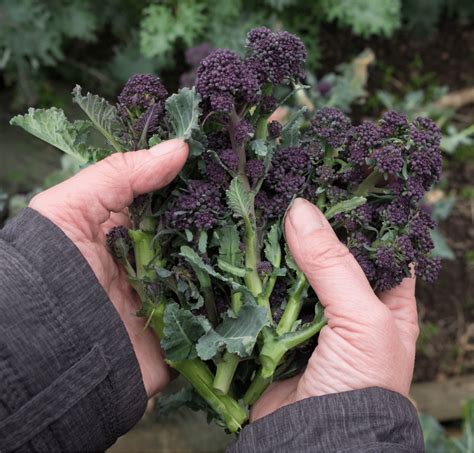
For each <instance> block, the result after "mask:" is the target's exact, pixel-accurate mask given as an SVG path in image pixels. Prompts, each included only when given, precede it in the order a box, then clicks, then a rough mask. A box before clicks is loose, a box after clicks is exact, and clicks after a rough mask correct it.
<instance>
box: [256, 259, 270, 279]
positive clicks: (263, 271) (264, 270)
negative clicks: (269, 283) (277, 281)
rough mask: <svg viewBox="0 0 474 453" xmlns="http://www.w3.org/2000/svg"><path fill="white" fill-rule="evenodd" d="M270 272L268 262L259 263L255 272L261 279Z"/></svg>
mask: <svg viewBox="0 0 474 453" xmlns="http://www.w3.org/2000/svg"><path fill="white" fill-rule="evenodd" d="M272 270H273V266H272V263H270V262H269V261H260V263H258V264H257V272H258V275H260V276H261V277H268V276H269V275H270V274H271V273H272Z"/></svg>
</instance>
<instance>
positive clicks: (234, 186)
mask: <svg viewBox="0 0 474 453" xmlns="http://www.w3.org/2000/svg"><path fill="white" fill-rule="evenodd" d="M226 194H227V204H228V205H229V208H230V209H232V211H234V215H235V216H236V217H243V218H248V217H249V215H250V208H251V203H252V201H251V197H250V194H249V193H248V192H247V191H246V190H245V188H244V185H243V184H242V181H241V180H240V178H239V177H238V176H236V177H235V178H234V179H233V180H232V181H231V183H230V186H229V189H228V190H227V191H226Z"/></svg>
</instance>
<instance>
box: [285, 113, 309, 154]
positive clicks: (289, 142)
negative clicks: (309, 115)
mask: <svg viewBox="0 0 474 453" xmlns="http://www.w3.org/2000/svg"><path fill="white" fill-rule="evenodd" d="M307 110H308V109H307V108H306V107H301V108H300V109H299V110H298V111H297V112H296V113H295V114H294V115H293V117H292V118H291V119H290V121H288V122H287V123H286V124H285V125H284V126H283V129H282V130H281V146H282V148H288V147H290V146H297V145H298V141H299V138H300V127H301V122H302V120H303V115H304V114H305V113H306V111H307Z"/></svg>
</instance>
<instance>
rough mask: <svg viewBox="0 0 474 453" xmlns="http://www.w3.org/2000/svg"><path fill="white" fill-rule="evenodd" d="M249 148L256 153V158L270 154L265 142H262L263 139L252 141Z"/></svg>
mask: <svg viewBox="0 0 474 453" xmlns="http://www.w3.org/2000/svg"><path fill="white" fill-rule="evenodd" d="M249 147H250V149H251V150H252V151H253V152H254V153H255V155H256V156H260V157H265V156H266V155H267V153H268V147H267V145H266V143H265V140H262V139H261V138H257V139H256V140H252V141H251V142H250V143H249Z"/></svg>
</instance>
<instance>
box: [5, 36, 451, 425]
mask: <svg viewBox="0 0 474 453" xmlns="http://www.w3.org/2000/svg"><path fill="white" fill-rule="evenodd" d="M305 58H306V50H305V48H304V46H303V44H302V42H301V41H300V39H298V38H297V37H295V36H293V35H291V34H289V33H287V32H272V31H271V30H268V29H266V28H259V29H255V30H252V31H251V32H250V33H249V34H248V36H247V54H246V56H245V58H242V57H241V56H239V55H237V54H236V53H234V52H232V51H230V50H224V49H217V50H215V51H213V52H212V53H211V54H210V55H208V56H207V57H206V58H205V59H204V60H203V61H202V62H201V63H200V65H199V67H198V69H197V79H196V85H195V87H194V88H192V89H189V88H183V89H181V90H180V91H179V92H178V93H177V94H174V95H172V96H170V97H168V93H167V90H166V89H165V87H164V86H163V84H162V83H161V81H160V79H159V78H158V77H156V76H154V75H148V74H138V75H135V76H133V77H132V78H131V79H130V80H129V81H128V82H127V84H126V85H125V87H124V88H123V90H122V92H121V94H120V95H119V97H118V102H117V105H116V106H112V105H110V104H108V103H107V102H106V101H105V100H104V99H102V98H99V97H98V96H94V95H91V94H87V95H86V96H83V95H82V94H81V90H80V87H76V89H75V90H74V92H73V93H74V100H75V102H77V103H78V104H79V106H80V107H81V108H82V109H83V110H84V111H85V113H86V114H87V115H88V117H89V120H87V121H76V122H74V123H70V122H68V121H67V119H66V118H65V116H64V114H63V113H62V111H61V110H58V109H54V108H52V109H49V110H30V111H29V113H28V114H27V115H24V116H18V117H15V118H14V119H13V120H12V123H13V124H17V125H20V126H22V127H24V128H25V129H27V130H28V131H29V132H31V133H33V134H35V135H37V136H38V137H40V138H42V139H45V140H47V141H49V142H50V143H52V144H54V145H55V146H58V147H59V148H61V149H63V150H64V151H66V152H68V153H70V154H72V155H75V156H76V157H78V158H79V159H81V161H82V162H93V161H95V160H98V159H101V158H103V157H105V156H107V155H109V154H110V153H112V152H123V151H127V150H133V149H140V148H146V147H149V146H152V145H154V144H156V143H159V142H161V141H163V140H166V139H169V138H173V137H184V138H185V139H186V140H187V142H188V144H189V146H190V157H189V159H188V162H187V163H186V165H185V167H184V168H183V170H182V171H181V173H180V175H179V177H178V178H177V179H176V180H175V181H174V182H173V183H172V184H171V185H170V186H168V187H167V188H165V189H162V190H160V191H159V192H157V193H153V194H146V195H141V196H139V197H138V198H136V199H135V200H134V201H133V203H132V205H131V206H130V208H129V213H130V219H131V225H132V227H131V228H130V229H128V228H126V227H124V226H119V227H115V228H113V229H112V230H111V231H110V233H109V234H108V237H107V241H108V245H109V248H110V251H111V253H112V254H113V255H114V257H115V258H116V259H117V260H118V261H119V262H120V263H121V264H122V265H123V267H124V268H125V269H126V271H127V274H128V278H129V281H130V284H131V285H132V286H133V288H134V289H135V290H136V292H137V293H138V295H139V296H140V298H141V301H142V308H141V310H140V312H139V315H140V316H144V317H146V318H147V325H148V326H149V327H151V328H152V329H154V330H155V331H156V332H157V333H158V335H159V337H160V338H161V345H162V348H163V349H164V351H165V353H166V360H167V362H168V364H169V365H170V366H171V367H172V368H174V369H176V370H177V371H178V372H179V373H180V374H182V375H183V376H184V377H185V378H186V379H187V380H188V381H189V383H190V384H191V385H192V389H193V390H192V392H188V393H186V395H187V397H186V398H184V399H186V400H187V401H188V402H189V403H190V404H191V405H192V406H193V407H195V408H196V407H198V408H203V409H205V410H207V411H208V414H209V415H210V416H212V417H215V418H216V419H217V420H218V421H219V422H221V423H222V424H223V425H224V426H225V427H226V428H227V429H228V430H229V431H231V432H236V431H239V430H240V429H241V427H242V426H243V425H244V424H245V423H246V421H247V419H248V408H249V406H250V405H252V404H253V403H254V402H255V401H256V400H257V398H258V397H259V396H260V395H261V394H262V392H263V391H264V390H265V389H266V388H267V386H268V385H269V384H270V383H271V382H272V381H273V380H275V379H282V378H285V377H288V376H291V375H293V374H295V373H298V372H299V371H301V369H302V368H303V367H304V365H305V361H306V360H307V358H308V355H309V354H310V353H311V351H312V349H313V348H314V344H315V341H316V340H315V338H316V337H315V336H316V335H317V333H318V332H319V331H320V330H321V328H322V327H323V326H324V317H323V309H322V308H321V306H320V305H319V304H318V300H317V297H316V295H315V294H314V292H312V290H311V288H309V285H308V282H307V280H306V278H305V276H304V275H303V274H302V272H301V271H300V270H299V269H298V268H297V266H296V265H295V263H294V262H293V260H292V258H291V255H290V253H289V251H288V249H287V248H286V246H285V241H284V238H283V234H282V219H283V217H284V215H285V212H286V210H287V209H288V207H289V206H290V204H291V202H292V200H293V199H294V198H295V197H297V196H301V197H305V198H306V199H308V200H310V201H312V202H313V203H314V204H315V205H317V206H318V207H319V208H320V209H321V210H322V211H323V212H324V213H325V215H326V217H327V218H328V219H329V220H330V222H331V224H332V226H333V228H334V229H335V231H336V232H337V234H338V236H339V238H340V240H341V241H342V242H344V243H345V244H347V246H348V248H349V249H350V251H351V252H352V253H353V254H354V256H355V257H356V259H357V261H358V262H359V264H360V265H361V267H362V269H363V270H364V272H365V274H366V276H367V278H368V279H369V281H370V282H371V284H372V286H373V288H374V289H375V290H386V289H389V288H393V287H394V286H396V285H397V284H399V283H400V282H401V280H402V279H403V278H405V277H408V276H410V270H409V266H410V264H411V263H413V264H414V269H415V272H416V274H417V276H418V277H421V278H423V279H425V280H427V281H433V280H434V279H435V278H436V275H437V273H438V271H439V267H440V263H439V260H438V259H436V258H433V257H432V256H431V255H430V251H431V249H432V248H433V243H432V240H431V235H430V230H431V229H432V228H433V227H434V222H433V220H432V219H431V216H430V212H429V210H428V209H427V208H426V207H425V206H423V205H422V204H421V200H422V198H423V195H424V194H425V192H426V191H427V190H428V189H429V188H430V187H431V185H432V184H433V183H434V182H436V181H437V180H438V179H439V177H440V172H441V166H442V161H441V155H440V150H439V143H440V132H439V130H438V128H437V127H436V125H435V124H434V123H433V122H432V121H431V120H429V119H427V118H417V119H416V120H415V121H414V122H413V123H409V122H408V121H407V119H406V117H405V116H404V115H402V114H399V113H396V112H388V113H386V114H385V115H384V116H383V117H382V119H381V120H380V121H378V122H377V123H373V122H369V121H364V122H363V123H362V124H360V125H357V126H354V125H352V124H351V121H350V120H349V118H348V117H346V116H345V115H344V114H343V113H342V112H340V111H338V110H336V109H333V108H323V109H321V110H320V111H318V112H316V114H315V115H314V117H313V118H311V119H310V118H308V117H307V112H306V111H305V110H304V108H303V109H300V110H297V111H296V110H295V109H293V112H294V113H293V115H292V117H291V118H290V119H289V120H288V121H286V122H285V124H284V125H282V124H280V123H279V122H278V121H272V120H271V116H272V113H273V112H275V110H276V109H277V108H278V107H279V106H280V105H282V104H283V103H285V102H286V101H287V100H288V101H291V100H292V98H293V96H292V95H293V94H294V92H295V91H297V90H300V89H304V86H303V85H301V83H302V81H303V79H304V62H305ZM91 126H95V127H96V129H98V130H99V131H100V132H101V133H102V134H103V135H104V136H105V138H106V139H107V143H108V144H107V145H105V146H104V145H103V144H102V145H101V146H93V145H91V141H92V139H91V138H90V137H89V135H88V132H89V129H90V128H91ZM301 220H302V221H304V219H301ZM181 396H182V395H181Z"/></svg>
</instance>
